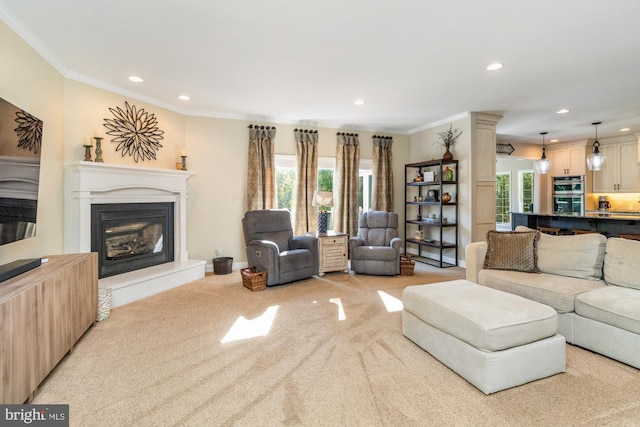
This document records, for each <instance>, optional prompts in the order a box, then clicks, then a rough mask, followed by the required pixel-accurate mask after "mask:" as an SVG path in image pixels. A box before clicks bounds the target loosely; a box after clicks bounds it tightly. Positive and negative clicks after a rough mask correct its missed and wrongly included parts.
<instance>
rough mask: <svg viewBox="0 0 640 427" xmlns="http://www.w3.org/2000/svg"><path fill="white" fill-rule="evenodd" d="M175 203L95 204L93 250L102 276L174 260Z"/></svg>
mask: <svg viewBox="0 0 640 427" xmlns="http://www.w3.org/2000/svg"><path fill="white" fill-rule="evenodd" d="M173 210H174V206H173V203H171V202H168V203H113V204H93V205H91V251H92V252H97V253H98V277H100V278H103V277H109V276H115V275H116V274H122V273H126V272H129V271H134V270H139V269H141V268H146V267H151V266H154V265H158V264H164V263H166V262H172V261H173V260H174V253H173V240H174V238H173V234H174V230H173V226H174V222H173Z"/></svg>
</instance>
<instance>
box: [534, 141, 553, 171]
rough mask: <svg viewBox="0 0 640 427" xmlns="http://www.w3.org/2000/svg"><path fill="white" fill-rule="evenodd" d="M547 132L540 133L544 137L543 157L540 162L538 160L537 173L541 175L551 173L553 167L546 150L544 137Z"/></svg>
mask: <svg viewBox="0 0 640 427" xmlns="http://www.w3.org/2000/svg"><path fill="white" fill-rule="evenodd" d="M546 134H547V132H540V135H542V157H540V160H536V172H537V173H539V174H546V173H547V172H549V167H550V166H551V162H550V161H549V159H547V153H546V149H545V148H544V136H545V135H546Z"/></svg>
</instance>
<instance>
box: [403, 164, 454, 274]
mask: <svg viewBox="0 0 640 427" xmlns="http://www.w3.org/2000/svg"><path fill="white" fill-rule="evenodd" d="M449 168H450V169H452V170H453V177H451V176H446V175H447V173H446V171H447V169H449ZM404 171H405V172H404V176H405V183H406V185H405V190H404V199H405V209H404V222H405V227H404V230H405V231H404V254H405V255H411V257H412V259H414V260H415V261H419V262H422V263H425V264H430V265H434V266H436V267H440V268H444V267H455V266H457V265H458V202H457V201H458V179H459V178H458V173H459V172H460V171H459V169H458V161H457V160H429V161H425V162H418V163H409V164H406V165H405V169H404ZM446 178H449V179H448V180H447V179H446ZM445 193H446V194H448V195H449V196H450V200H449V201H446V198H445V197H443V196H444V194H445ZM432 216H434V217H432ZM445 259H447V260H446V261H445Z"/></svg>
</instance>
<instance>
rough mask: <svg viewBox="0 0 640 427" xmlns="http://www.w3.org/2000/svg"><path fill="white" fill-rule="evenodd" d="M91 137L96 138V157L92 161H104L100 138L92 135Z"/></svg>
mask: <svg viewBox="0 0 640 427" xmlns="http://www.w3.org/2000/svg"><path fill="white" fill-rule="evenodd" d="M93 139H95V140H96V159H95V160H94V162H99V163H104V160H102V145H101V144H102V138H101V137H99V136H94V137H93Z"/></svg>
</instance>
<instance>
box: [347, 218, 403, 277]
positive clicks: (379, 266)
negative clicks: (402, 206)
mask: <svg viewBox="0 0 640 427" xmlns="http://www.w3.org/2000/svg"><path fill="white" fill-rule="evenodd" d="M401 244H402V241H401V240H400V238H398V214H397V213H395V212H386V211H371V212H363V213H361V214H360V217H359V218H358V237H352V238H350V239H349V251H350V254H351V270H352V271H354V272H356V273H363V274H374V275H378V276H394V275H396V274H400V245H401Z"/></svg>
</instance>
